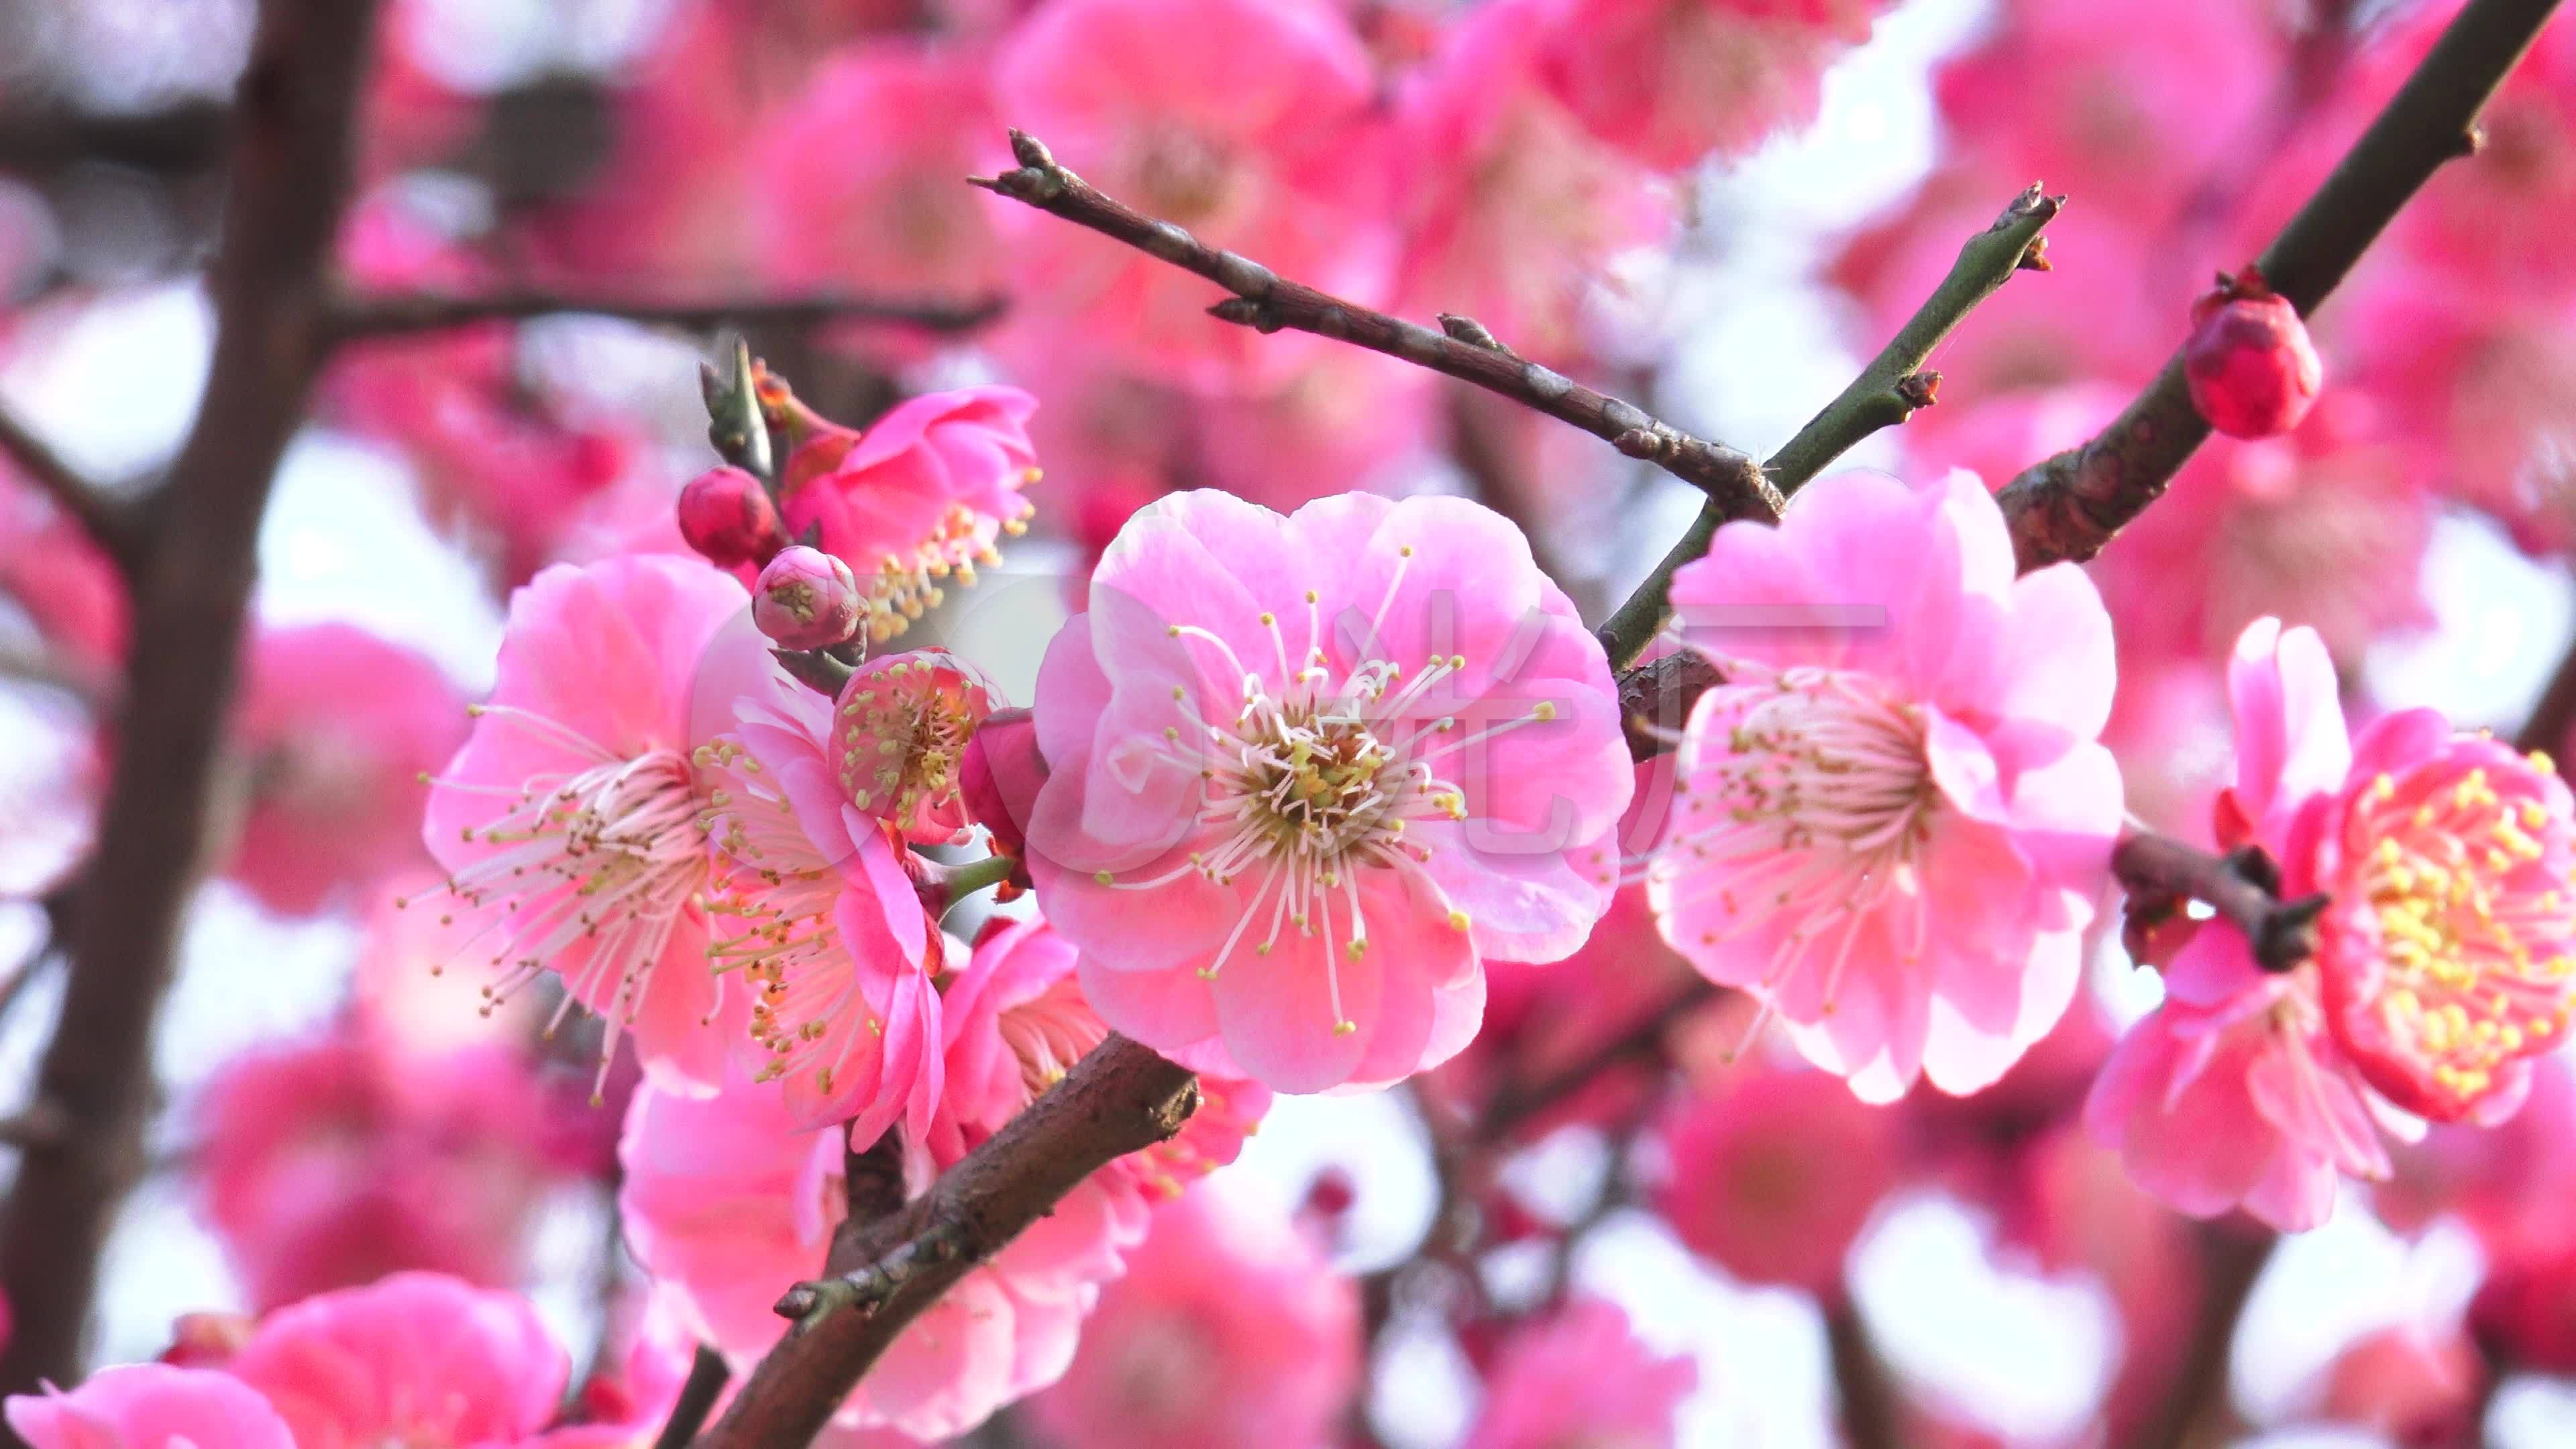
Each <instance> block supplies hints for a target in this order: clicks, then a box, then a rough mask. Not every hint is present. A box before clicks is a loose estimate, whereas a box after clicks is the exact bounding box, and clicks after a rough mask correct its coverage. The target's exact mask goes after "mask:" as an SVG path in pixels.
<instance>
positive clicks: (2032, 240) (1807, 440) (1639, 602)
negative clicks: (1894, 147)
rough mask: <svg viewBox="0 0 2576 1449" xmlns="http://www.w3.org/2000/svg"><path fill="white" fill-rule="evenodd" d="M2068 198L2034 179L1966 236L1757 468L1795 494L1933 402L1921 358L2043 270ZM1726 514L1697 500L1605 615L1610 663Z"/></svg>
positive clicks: (1656, 626)
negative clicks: (1842, 380)
mask: <svg viewBox="0 0 2576 1449" xmlns="http://www.w3.org/2000/svg"><path fill="white" fill-rule="evenodd" d="M2065 204H2066V198H2065V197H2063V196H2048V195H2045V194H2043V193H2042V192H2041V191H2040V189H2039V187H2038V186H2036V185H2034V186H2032V187H2031V188H2030V189H2029V190H2028V191H2025V192H2023V193H2022V194H2021V195H2019V196H2016V197H2014V198H2013V200H2012V204H2011V205H2009V206H2006V207H2005V208H2004V211H2003V215H2001V216H1999V217H1997V218H1995V224H1994V225H1992V226H1990V227H1988V228H1986V229H1985V230H1984V231H1981V232H1979V233H1977V234H1976V235H1975V236H1972V237H1970V238H1968V242H1967V245H1965V246H1963V247H1961V248H1959V259H1958V260H1957V261H1955V262H1953V263H1951V264H1950V274H1949V275H1948V276H1946V277H1943V278H1942V279H1941V285H1940V286H1938V287H1935V288H1934V289H1933V290H1932V296H1931V297H1930V299H1929V300H1927V301H1925V302H1924V304H1923V305H1922V306H1921V307H1918V308H1916V309H1915V312H1914V315H1913V316H1912V317H1911V318H1909V319H1907V321H1906V323H1905V325H1904V326H1903V327H1900V328H1898V329H1897V332H1896V336H1895V338H1894V339H1893V340H1891V341H1890V342H1889V343H1888V344H1887V346H1885V347H1883V348H1881V349H1879V354H1878V356H1876V357H1874V358H1872V359H1870V363H1869V366H1867V367H1865V368H1863V369H1861V374H1860V376H1858V377H1856V378H1853V379H1852V381H1851V385H1850V386H1849V387H1846V388H1844V389H1843V390H1842V391H1841V392H1840V393H1839V394H1837V395H1836V396H1835V398H1834V400H1833V401H1832V402H1829V403H1827V404H1825V406H1824V410H1823V411H1821V412H1819V413H1817V414H1816V415H1815V416H1814V417H1812V418H1810V419H1808V420H1807V425H1806V426H1805V427H1803V428H1800V429H1799V430H1798V433H1797V436H1795V437H1793V438H1791V439H1790V440H1789V441H1788V442H1786V443H1784V444H1782V445H1781V448H1780V451H1778V452H1777V453H1774V454H1772V455H1771V461H1770V462H1768V463H1765V464H1763V465H1762V471H1763V472H1764V473H1765V474H1767V475H1769V477H1770V479H1771V481H1772V483H1773V484H1774V485H1776V486H1777V487H1778V488H1779V490H1780V493H1781V495H1782V496H1783V497H1784V498H1785V497H1788V496H1790V495H1793V494H1795V493H1796V492H1797V491H1798V490H1799V489H1800V488H1802V487H1804V486H1805V485H1806V484H1807V482H1808V481H1809V480H1810V479H1812V478H1814V477H1815V476H1816V474H1818V473H1820V472H1822V471H1823V470H1824V468H1825V465H1827V464H1829V463H1831V462H1833V460H1834V459H1836V458H1839V457H1841V456H1842V455H1843V454H1844V453H1846V452H1849V451H1850V450H1851V448H1852V445H1853V444H1855V443H1858V442H1859V441H1860V440H1861V439H1863V438H1866V437H1868V436H1869V435H1870V434H1872V433H1874V432H1877V431H1878V430H1879V429H1881V428H1884V427H1889V426H1892V425H1894V424H1897V423H1901V422H1903V421H1905V420H1906V419H1907V418H1909V417H1911V416H1913V414H1914V413H1915V411H1916V410H1917V409H1919V408H1921V407H1924V406H1925V405H1927V404H1928V403H1929V402H1930V401H1931V391H1930V384H1931V381H1932V380H1934V379H1936V378H1937V374H1929V373H1923V372H1922V367H1923V364H1924V363H1925V362H1927V361H1929V360H1930V359H1931V356H1932V349H1933V348H1935V347H1938V346H1940V345H1941V340H1942V339H1943V338H1945V337H1948V336H1949V335H1950V333H1951V331H1952V330H1953V329H1955V328H1956V327H1957V326H1958V325H1959V322H1960V319H1961V318H1964V317H1966V316H1967V315H1968V313H1969V312H1970V311H1971V310H1973V309H1974V308H1975V307H1976V305H1977V304H1978V303H1980V302H1983V301H1984V300H1986V299H1987V298H1988V297H1991V296H1993V295H1994V294H1995V291H1996V289H1998V288H2000V287H2002V286H2003V284H2004V283H2005V282H2007V281H2009V280H2011V278H2012V274H2013V273H2014V272H2016V271H2023V270H2044V269H2045V268H2046V266H2047V262H2046V260H2045V259H2044V257H2043V256H2042V254H2041V253H2040V251H2039V234H2040V230H2041V228H2043V227H2045V226H2047V225H2048V223H2049V220H2050V219H2051V218H2053V217H2055V216H2056V215H2057V213H2058V210H2059V208H2061V207H2063V206H2064V205H2065ZM1727 517H1728V515H1727V512H1726V510H1725V509H1723V508H1722V507H1720V506H1719V504H1718V501H1717V500H1716V499H1714V498H1712V499H1711V501H1710V502H1709V503H1707V504H1706V505H1704V506H1702V507H1701V509H1700V511H1699V517H1697V518H1695V519H1692V520H1691V525H1690V527H1689V529H1688V530H1686V531H1685V532H1684V533H1683V534H1682V536H1681V539H1680V541H1678V542H1676V543H1675V544H1674V545H1673V547H1672V551H1671V552H1669V553H1666V554H1665V555H1664V557H1663V560H1662V561H1661V562H1660V563H1657V564H1656V565H1655V568H1654V571H1653V572H1652V573H1649V574H1647V575H1646V579H1645V582H1643V583H1641V584H1639V585H1638V586H1637V590H1636V592H1635V593H1632V594H1630V595H1629V596H1628V600H1627V602H1626V603H1623V604H1621V605H1620V606H1619V607H1618V609H1617V610H1616V611H1615V612H1613V613H1612V614H1611V615H1610V617H1609V619H1608V620H1606V621H1604V622H1603V624H1602V625H1601V627H1600V628H1599V629H1598V630H1596V631H1595V635H1596V637H1598V638H1599V639H1600V640H1601V647H1602V649H1603V650H1605V651H1606V652H1607V653H1608V654H1609V655H1610V667H1611V668H1613V669H1625V668H1627V667H1628V666H1629V665H1631V664H1634V663H1636V662H1637V659H1638V656H1640V655H1642V654H1644V653H1645V652H1646V646H1648V645H1650V644H1652V643H1654V642H1655V635H1656V633H1657V632H1658V631H1660V630H1661V629H1662V628H1663V627H1664V620H1665V619H1666V618H1667V617H1668V616H1669V615H1670V614H1671V612H1672V610H1671V599H1670V595H1671V594H1672V589H1673V575H1674V573H1675V572H1677V571H1678V570H1680V568H1681V567H1682V565H1684V564H1687V563H1690V562H1691V561H1692V560H1694V559H1697V558H1699V557H1700V556H1701V555H1703V554H1705V553H1707V552H1708V545H1709V541H1710V540H1711V539H1714V538H1715V537H1717V530H1718V526H1719V525H1721V524H1723V523H1725V522H1726V520H1727Z"/></svg>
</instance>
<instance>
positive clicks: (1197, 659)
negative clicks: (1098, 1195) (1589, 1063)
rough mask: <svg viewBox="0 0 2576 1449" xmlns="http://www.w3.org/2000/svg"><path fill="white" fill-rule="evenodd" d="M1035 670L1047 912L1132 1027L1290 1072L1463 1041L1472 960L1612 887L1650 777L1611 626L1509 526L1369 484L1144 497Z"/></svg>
mask: <svg viewBox="0 0 2576 1449" xmlns="http://www.w3.org/2000/svg"><path fill="white" fill-rule="evenodd" d="M1090 606H1091V607H1090V611H1089V612H1088V613H1086V614H1082V615H1078V616H1076V617H1075V618H1074V619H1073V620H1072V621H1070V622H1069V623H1068V624H1066V626H1065V628H1064V631H1063V632H1062V633H1060V634H1058V635H1057V636H1056V639H1055V642H1054V644H1053V645H1051V646H1050V647H1049V649H1048V651H1047V657H1046V663H1045V666H1044V667H1043V669H1042V670H1041V671H1040V673H1039V676H1038V699H1037V710H1036V714H1037V725H1038V743H1039V748H1040V750H1041V751H1042V752H1043V753H1044V755H1045V757H1046V763H1047V766H1048V769H1049V772H1050V773H1049V775H1048V778H1047V782H1046V784H1045V786H1044V787H1043V788H1042V789H1041V790H1040V792H1039V794H1038V799H1037V803H1036V806H1035V809H1034V811H1033V814H1032V817H1031V818H1030V820H1029V822H1028V832H1027V833H1028V844H1029V868H1030V872H1031V875H1032V878H1033V879H1034V881H1035V883H1036V886H1037V890H1038V894H1039V898H1040V899H1041V900H1042V901H1043V902H1044V903H1045V906H1046V909H1047V915H1048V919H1049V920H1051V921H1053V922H1054V923H1055V926H1056V929H1057V930H1059V931H1061V932H1063V933H1064V935H1065V936H1066V938H1067V939H1069V940H1071V941H1072V942H1073V943H1074V944H1075V945H1076V946H1077V947H1079V948H1080V950H1081V952H1082V964H1081V974H1082V986H1083V993H1084V995H1085V996H1086V997H1087V998H1088V999H1089V1000H1090V1002H1091V1004H1092V1005H1093V1006H1094V1007H1095V1008H1097V1009H1098V1010H1099V1012H1100V1014H1101V1016H1102V1018H1103V1019H1104V1020H1106V1021H1107V1022H1108V1024H1109V1025H1110V1026H1112V1027H1115V1028H1116V1029H1118V1030H1120V1031H1122V1032H1125V1033H1126V1034H1128V1035H1130V1036H1133V1037H1135V1038H1137V1039H1138V1040H1140V1041H1143V1042H1145V1043H1147V1044H1148V1045H1150V1046H1153V1047H1155V1048H1157V1049H1158V1050H1162V1051H1166V1052H1178V1053H1181V1054H1183V1056H1184V1058H1185V1059H1186V1060H1188V1061H1189V1062H1190V1063H1191V1064H1192V1065H1196V1066H1200V1067H1203V1068H1208V1069H1213V1070H1219V1071H1221V1072H1223V1074H1226V1075H1236V1076H1247V1077H1251V1078H1253V1079H1254V1080H1257V1081H1259V1082H1262V1083H1263V1084H1265V1085H1267V1086H1269V1087H1271V1088H1273V1089H1275V1090H1279V1091H1289V1092H1314V1091H1322V1090H1325V1089H1327V1088H1334V1087H1344V1086H1353V1087H1356V1086H1368V1085H1382V1084H1384V1083H1387V1082H1391V1081H1394V1080H1396V1079H1398V1078H1400V1077H1403V1076H1405V1075H1407V1074H1409V1073H1411V1072H1414V1071H1417V1070H1420V1069H1421V1068H1423V1067H1426V1066H1430V1065H1434V1064H1436V1063H1438V1062H1441V1061H1444V1060H1446V1059H1447V1058H1449V1057H1450V1056H1451V1055H1453V1054H1455V1053H1456V1052H1457V1050H1458V1049H1459V1048H1460V1047H1461V1046H1463V1045H1465V1043H1466V1042H1467V1040H1468V1038H1470V1037H1472V1036H1473V1035H1474V1034H1475V1029H1476V1023H1477V1020H1478V1018H1479V1016H1480V1015H1481V1013H1482V1010H1483V1005H1484V973H1483V969H1482V966H1481V964H1480V962H1481V958H1482V956H1484V955H1485V954H1488V953H1490V954H1494V955H1501V956H1507V957H1510V958H1512V959H1517V960H1536V961H1548V960H1556V959H1559V958H1561V957H1563V956H1565V955H1566V954H1567V953H1568V952H1570V951H1572V950H1573V949H1574V948H1575V947H1576V946H1578V945H1580V944H1582V941H1583V939H1584V937H1585V935H1586V933H1587V932H1588V931H1589V930H1590V928H1591V925H1592V923H1593V922H1594V921H1595V920H1597V919H1598V918H1599V917H1600V914H1601V912H1602V911H1603V909H1605V908H1606V906H1607V905H1608V902H1609V895H1610V888H1611V881H1612V878H1613V877H1614V876H1615V874H1616V871H1615V862H1613V861H1611V860H1609V859H1607V856H1608V855H1609V853H1610V848H1609V844H1608V842H1607V840H1606V838H1605V837H1606V836H1607V834H1608V833H1609V831H1610V830H1611V828H1612V827H1613V826H1614V825H1615V824H1616V822H1617V820H1618V818H1619V814H1620V811H1621V810H1622V809H1623V808H1624V807H1625V806H1626V804H1627V800H1628V794H1629V790H1630V788H1631V786H1632V780H1631V774H1630V767H1629V762H1628V754H1627V750H1626V747H1625V746H1624V745H1623V744H1622V742H1621V739H1620V733H1619V716H1618V706H1617V698H1616V695H1615V693H1614V687H1613V685H1612V683H1611V679H1610V671H1609V667H1608V663H1607V661H1606V660H1605V659H1604V658H1603V656H1602V652H1601V647H1600V645H1599V644H1598V643H1596V642H1595V641H1594V640H1593V638H1592V636H1591V635H1590V634H1589V633H1588V632H1586V631H1585V630H1584V628H1583V626H1582V624H1581V623H1580V622H1579V621H1578V620H1577V619H1576V617H1575V612H1574V608H1573V605H1572V604H1570V603H1568V602H1567V600H1566V598H1565V596H1564V594H1563V593H1562V592H1560V591H1559V590H1558V589H1557V587H1556V586H1555V585H1554V584H1552V583H1550V582H1548V580H1547V579H1546V578H1545V577H1544V576H1543V575H1541V574H1540V573H1539V571H1538V570H1537V568H1536V567H1535V566H1534V565H1532V563H1531V562H1530V556H1529V546H1528V544H1527V542H1526V541H1525V540H1523V539H1522V538H1521V536H1520V534H1519V533H1518V531H1517V530H1515V529H1513V528H1512V527H1511V525H1510V524H1508V523H1506V522H1505V521H1504V520H1503V519H1501V518H1499V517H1497V516H1496V515H1494V514H1493V513H1491V512H1488V511H1487V510H1485V509H1483V508H1480V507H1477V506H1476V505H1474V504H1470V503H1464V502H1460V501H1458V500H1455V499H1446V498H1414V499H1408V500H1406V501H1404V502H1402V503H1390V502H1388V501H1387V500H1385V499H1382V498H1374V497H1365V496H1361V495H1357V494H1350V495H1344V496H1342V497H1338V498H1331V499H1325V500H1322V501H1320V502H1316V503H1311V504H1308V505H1307V506H1306V507H1304V508H1301V509H1299V510H1298V511H1297V512H1296V514H1294V515H1293V516H1291V517H1287V518H1282V517H1280V516H1279V515H1278V514H1275V513H1272V512H1270V511H1269V510H1268V509H1265V508H1260V507H1256V506H1254V505H1252V504H1249V503H1244V502H1242V501H1240V500H1238V499H1234V498H1230V497H1227V496H1225V495H1223V494H1218V493H1208V492H1199V493H1185V494H1179V495H1175V496H1173V497H1170V498H1166V499H1164V500H1162V501H1161V502H1159V503H1157V504H1155V505H1154V506H1153V507H1151V508H1148V509H1146V510H1144V511H1143V512H1140V513H1138V514H1137V515H1136V517H1135V518H1134V519H1132V520H1130V521H1129V523H1128V524H1127V526H1126V527H1125V528H1124V529H1122V530H1121V531H1120V533H1119V535H1118V538H1117V540H1116V541H1115V542H1114V543H1112V544H1111V546H1110V548H1109V551H1108V553H1107V554H1106V555H1105V556H1104V557H1103V558H1102V560H1101V563H1100V567H1099V569H1098V570H1097V571H1096V572H1095V573H1094V574H1093V576H1092V581H1091V596H1090Z"/></svg>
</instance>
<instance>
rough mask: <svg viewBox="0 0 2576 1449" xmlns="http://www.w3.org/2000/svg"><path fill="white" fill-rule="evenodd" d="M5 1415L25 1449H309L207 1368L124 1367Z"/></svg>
mask: <svg viewBox="0 0 2576 1449" xmlns="http://www.w3.org/2000/svg"><path fill="white" fill-rule="evenodd" d="M7 1410H8V1419H9V1427H10V1428H11V1429H14V1430H16V1431H17V1433H18V1437H20V1438H21V1439H24V1440H25V1441H26V1442H27V1444H28V1445H29V1449H164V1446H178V1445H185V1446H188V1449H312V1446H309V1445H305V1444H301V1443H299V1441H298V1440H297V1439H296V1438H295V1436H294V1435H293V1434H292V1433H290V1432H289V1431H288V1429H287V1426H286V1421H285V1420H283V1419H280V1418H279V1417H278V1416H277V1410H275V1409H273V1408H271V1407H269V1403H268V1400H266V1399H264V1398H262V1397H260V1394H259V1391H258V1390H256V1389H254V1388H252V1387H250V1386H249V1385H247V1384H244V1383H243V1382H242V1381H241V1380H239V1379H237V1378H234V1377H233V1376H232V1375H231V1374H228V1373H218V1372H216V1371H214V1370H212V1369H189V1368H172V1367H170V1366H169V1365H167V1364H157V1363H136V1364H124V1365H121V1366H119V1367H116V1368H110V1369H102V1370H100V1371H99V1372H97V1373H95V1374H93V1375H91V1376H90V1378H89V1380H88V1382H86V1383H84V1384H82V1385H81V1386H80V1387H79V1388H77V1389H74V1390H73V1391H72V1392H70V1393H68V1394H66V1393H63V1392H62V1391H60V1390H58V1389H48V1390H47V1391H46V1392H44V1393H42V1394H16V1395H12V1396H11V1397H10V1399H9V1401H8V1405H7Z"/></svg>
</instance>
